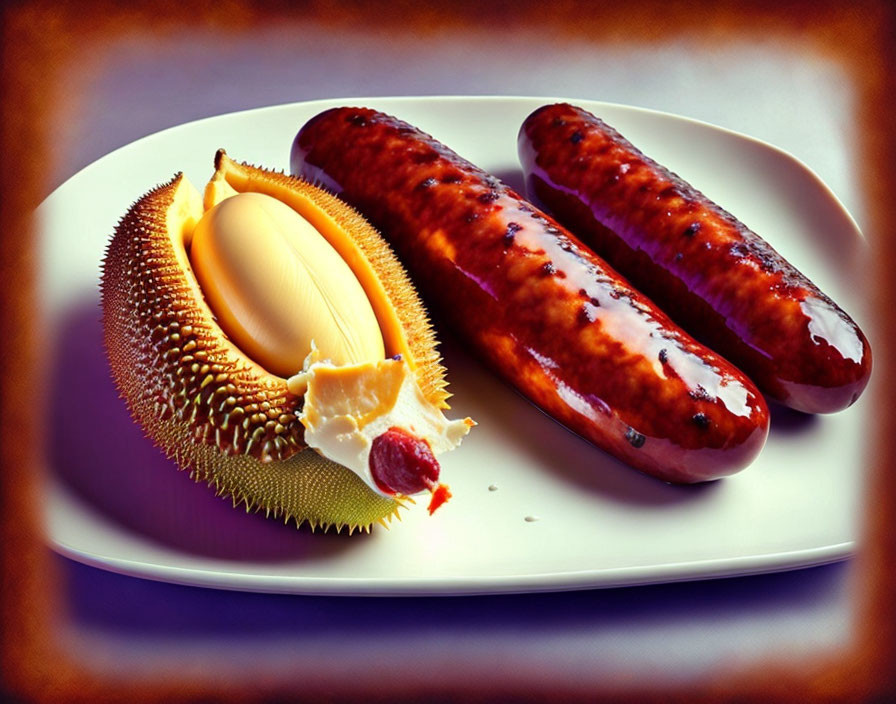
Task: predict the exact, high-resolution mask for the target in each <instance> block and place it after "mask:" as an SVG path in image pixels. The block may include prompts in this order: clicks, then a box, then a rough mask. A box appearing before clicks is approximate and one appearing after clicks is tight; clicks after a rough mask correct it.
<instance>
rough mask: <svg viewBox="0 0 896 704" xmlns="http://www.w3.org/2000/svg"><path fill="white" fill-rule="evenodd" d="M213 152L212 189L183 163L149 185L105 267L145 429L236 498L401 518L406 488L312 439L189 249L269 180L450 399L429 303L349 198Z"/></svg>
mask: <svg viewBox="0 0 896 704" xmlns="http://www.w3.org/2000/svg"><path fill="white" fill-rule="evenodd" d="M215 166H216V171H215V174H214V176H213V178H212V180H211V182H210V183H209V184H208V186H207V187H206V191H205V198H204V200H203V197H202V196H201V195H200V194H199V192H198V191H197V190H196V189H195V188H194V187H193V186H192V185H191V184H190V183H189V182H188V181H187V180H186V178H184V176H183V175H182V174H177V175H176V176H175V177H174V178H173V179H172V180H171V181H170V182H168V183H166V184H163V185H161V186H159V187H157V188H155V189H153V190H151V191H149V192H148V193H147V194H146V195H144V196H143V197H142V198H140V199H139V200H138V201H137V202H136V203H135V204H134V205H133V206H132V207H131V208H130V210H129V211H128V212H127V214H126V215H125V216H124V217H123V218H122V220H121V221H120V222H119V224H118V227H117V228H116V230H115V233H114V236H113V238H112V241H111V242H110V244H109V247H108V249H107V252H106V256H105V259H104V262H103V273H102V280H101V293H102V308H103V327H104V338H105V345H106V349H107V353H108V357H109V361H110V366H111V369H112V374H113V377H114V379H115V381H116V384H117V386H118V388H119V390H120V392H121V394H122V396H123V397H124V399H125V401H126V402H127V405H128V407H129V409H130V411H131V413H132V415H133V417H134V418H135V419H136V420H137V422H138V423H139V424H140V425H141V426H142V427H143V429H144V431H145V432H146V433H147V435H148V436H149V437H150V438H152V440H153V441H154V442H155V443H157V444H158V445H159V446H160V447H161V448H162V450H163V451H164V452H165V453H166V454H167V455H168V456H169V457H170V458H172V459H173V460H174V461H175V462H176V463H177V464H178V465H179V466H180V467H181V468H184V469H187V470H188V471H189V472H190V475H191V476H192V477H193V478H194V479H195V480H197V481H201V482H206V483H208V484H209V485H212V486H214V488H215V489H216V491H217V492H218V493H219V494H222V495H229V496H231V497H233V500H234V504H235V505H236V504H239V503H245V504H246V507H247V510H264V511H265V513H267V514H268V515H272V516H274V517H281V518H283V519H284V520H286V521H289V520H290V519H293V520H295V522H296V523H297V524H298V525H301V524H302V523H304V522H307V523H308V524H309V525H310V526H311V527H312V528H315V527H322V528H324V529H326V528H329V527H331V526H332V527H335V528H336V529H337V530H341V529H342V528H348V530H349V531H350V532H353V531H355V530H358V529H360V530H364V531H369V530H370V527H371V525H372V524H374V523H385V522H386V521H389V520H391V518H392V517H393V516H394V515H395V514H396V512H397V509H398V508H399V507H400V506H401V501H400V498H396V497H391V496H384V495H382V494H381V493H378V492H376V491H374V490H373V489H372V488H370V486H368V484H367V483H365V481H364V480H363V479H361V478H360V477H359V476H358V475H357V474H355V473H354V472H352V471H350V470H348V469H346V468H345V467H343V466H342V465H339V464H336V463H335V462H332V461H330V460H327V459H325V458H323V457H321V456H320V455H319V454H318V453H316V452H313V451H311V450H308V449H306V447H305V443H304V428H303V426H302V424H301V422H300V421H299V414H300V412H301V409H302V404H303V396H302V392H301V389H299V390H296V389H295V388H294V387H291V386H290V384H288V383H287V379H286V378H284V377H282V376H278V375H276V374H273V373H271V372H270V371H268V370H266V369H265V368H263V367H262V366H261V365H260V364H259V363H257V362H256V361H255V360H253V359H252V358H250V357H249V356H248V355H247V354H246V353H245V352H244V351H243V350H241V349H240V348H239V347H237V345H236V344H234V342H232V341H231V339H229V338H228V336H227V335H226V334H225V332H224V331H223V330H222V329H221V327H220V326H219V322H218V320H217V318H216V316H215V315H214V314H213V312H212V310H211V309H210V307H209V305H208V303H207V301H206V298H205V296H204V294H203V290H202V288H201V286H200V284H199V283H198V281H197V278H196V276H195V274H194V271H193V268H192V266H191V263H190V255H189V250H190V245H191V238H192V234H193V231H194V228H195V227H196V225H197V223H198V222H199V221H200V220H201V218H202V216H203V214H204V212H205V211H206V210H208V209H210V208H211V207H212V206H214V205H216V204H217V203H218V202H220V201H221V200H223V199H225V198H226V197H228V196H231V195H233V194H234V192H235V193H261V194H265V195H267V196H272V197H274V198H276V199H277V200H278V201H280V202H282V203H285V204H286V205H288V206H290V207H291V208H292V209H293V210H295V211H296V212H298V213H299V214H300V215H302V216H303V217H304V218H305V219H306V220H307V221H308V222H310V223H311V224H312V225H313V226H314V228H315V229H316V230H317V231H318V232H320V233H321V235H323V237H324V238H325V239H326V240H327V241H328V242H329V243H330V245H332V247H333V248H334V249H335V250H336V251H337V252H338V253H339V255H340V256H341V257H342V259H343V260H344V261H345V262H346V263H347V264H348V265H349V268H350V269H351V271H352V273H353V274H354V276H355V277H356V278H357V280H358V281H359V282H360V283H361V285H362V287H363V289H364V291H365V292H366V294H367V297H368V298H369V300H370V303H371V305H372V308H373V311H374V313H375V315H376V320H377V322H378V324H379V328H380V331H381V332H382V337H383V344H384V347H385V354H386V355H387V356H393V355H401V357H402V359H404V360H405V361H406V362H407V364H408V366H409V368H410V369H411V370H412V371H413V374H414V377H415V379H416V382H417V384H418V385H419V387H420V389H421V391H422V392H423V395H424V396H425V398H426V400H427V401H428V402H429V403H431V404H433V405H434V406H435V407H437V408H447V404H446V403H445V401H446V399H447V397H448V394H447V393H446V391H445V385H446V384H445V378H444V369H443V367H442V366H441V365H440V363H439V356H438V353H437V351H436V347H435V338H434V335H433V331H432V328H431V326H430V324H429V321H428V318H427V316H426V312H425V310H424V308H423V306H422V304H421V302H420V299H419V297H418V296H417V293H416V291H415V290H414V288H413V286H412V285H411V283H410V280H409V279H408V277H407V275H406V273H405V272H404V269H403V268H402V266H401V264H400V263H399V262H398V260H397V259H396V258H395V256H394V255H393V253H392V251H391V250H390V249H389V247H388V245H386V244H385V242H384V241H383V240H382V239H381V238H380V236H379V234H378V233H377V232H376V231H375V230H374V229H373V228H372V227H371V226H370V225H369V224H368V223H367V222H366V221H365V220H364V219H363V218H362V217H361V216H360V215H359V214H358V213H357V212H356V211H355V210H353V209H352V208H350V207H349V206H347V205H345V204H344V203H343V202H342V201H340V200H339V199H337V198H336V197H334V196H333V195H331V194H330V193H328V192H326V191H324V190H322V189H320V188H317V187H315V186H313V185H311V184H309V183H307V182H304V181H300V180H298V179H295V178H292V177H288V176H284V175H283V174H279V173H274V172H270V171H266V170H264V169H260V168H257V167H253V166H249V165H247V164H239V163H236V162H234V161H232V160H231V159H229V158H228V157H227V156H226V154H225V153H224V152H223V151H219V152H218V154H217V155H216V158H215ZM296 371H297V372H298V371H300V370H298V369H297V370H296ZM291 388H292V391H291Z"/></svg>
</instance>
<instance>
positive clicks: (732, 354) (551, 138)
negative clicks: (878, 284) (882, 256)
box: [519, 103, 871, 413]
mask: <svg viewBox="0 0 896 704" xmlns="http://www.w3.org/2000/svg"><path fill="white" fill-rule="evenodd" d="M519 153H520V159H521V161H522V164H523V171H524V173H525V176H526V183H527V188H528V191H529V194H530V195H531V196H532V197H533V198H536V199H537V201H538V202H540V203H541V204H543V205H544V206H545V207H546V208H547V209H548V211H549V212H551V213H552V215H554V216H555V217H556V218H557V219H558V220H559V221H560V222H562V223H563V224H564V225H566V226H567V227H568V228H570V229H571V230H572V231H573V232H575V233H576V234H577V235H578V236H579V237H580V238H582V240H583V241H584V242H585V243H586V244H587V245H588V246H589V247H591V248H592V249H593V250H594V251H595V252H597V253H598V254H599V255H600V256H602V257H604V258H605V259H606V260H607V261H608V262H610V263H611V264H612V266H613V267H615V268H616V269H617V270H618V271H620V272H621V273H622V274H624V275H625V276H626V277H628V278H629V280H630V281H631V282H632V283H633V284H634V285H635V286H637V287H638V289H639V290H641V291H643V292H644V293H645V294H646V295H648V296H650V298H651V299H652V300H653V301H654V302H655V303H657V304H658V305H659V306H660V307H662V308H663V310H665V311H666V312H667V313H668V314H669V315H670V316H671V317H672V318H673V319H674V320H675V321H676V322H677V323H679V324H680V325H681V326H682V327H683V328H684V329H685V330H687V331H688V332H689V333H691V334H692V335H694V336H695V337H696V338H697V339H699V340H700V341H701V342H703V343H705V344H707V345H708V346H710V347H711V348H712V349H714V350H716V351H717V352H719V353H720V354H722V355H723V356H724V357H725V358H727V359H729V360H731V361H732V362H733V363H734V364H736V365H737V366H738V367H739V368H741V369H743V370H744V371H745V372H746V373H747V374H748V375H749V376H750V378H751V379H753V381H755V382H756V384H757V385H758V386H759V388H760V389H761V390H762V391H763V392H764V393H765V394H766V395H767V396H769V397H770V398H773V399H775V400H777V401H779V402H781V403H784V404H786V405H788V406H791V407H792V408H795V409H797V410H800V411H804V412H807V413H830V412H834V411H839V410H842V409H844V408H846V407H848V406H849V405H851V404H852V403H853V402H854V401H855V400H856V399H857V398H858V397H859V394H861V392H862V390H863V389H864V388H865V386H866V384H867V383H868V379H869V376H870V373H871V349H870V347H869V345H868V341H867V339H866V338H865V336H864V335H863V333H862V331H861V330H860V329H859V327H858V326H857V325H856V324H855V322H853V320H852V319H851V318H850V317H849V316H848V315H847V314H846V313H844V312H843V310H841V309H840V308H839V307H838V306H837V304H836V303H834V302H833V301H832V300H831V299H830V298H828V297H827V296H826V295H825V294H824V293H822V292H821V291H819V290H818V288H817V287H816V286H815V285H814V284H813V283H812V282H811V281H809V279H808V278H806V277H805V276H804V275H803V274H801V273H800V272H799V271H798V270H797V269H796V268H795V267H793V265H791V264H790V263H789V262H787V261H786V260H785V259H784V258H783V257H782V256H781V255H780V254H778V253H777V252H776V251H775V250H774V249H772V247H771V246H770V245H769V244H768V243H766V242H765V241H764V240H763V239H762V238H760V237H759V236H758V235H757V234H755V233H754V232H752V231H751V230H749V229H748V228H747V227H746V226H745V225H743V224H742V223H741V222H739V221H738V220H737V219H736V218H735V217H734V216H732V215H730V214H729V213H727V212H726V211H724V210H723V209H722V208H720V207H719V206H718V205H716V204H715V203H713V202H712V201H710V200H709V199H708V198H707V197H706V196H704V195H703V194H701V193H699V192H698V191H697V190H695V189H694V188H693V187H691V186H690V185H689V184H687V183H686V182H685V181H684V180H682V179H681V178H680V177H678V176H677V175H675V174H674V173H672V172H670V171H669V170H668V169H666V168H664V167H663V166H660V165H659V164H657V163H656V162H654V161H652V160H651V159H649V158H648V157H646V156H644V155H643V154H642V153H641V152H640V151H638V150H637V149H636V148H635V147H634V146H632V145H631V144H630V143H629V142H628V141H626V140H625V138H623V137H622V136H621V135H620V134H619V133H618V132H616V131H615V130H614V129H613V128H611V127H609V126H608V125H606V124H605V123H604V122H603V121H601V120H600V119H598V118H597V117H595V116H594V115H592V114H590V113H589V112H587V111H585V110H583V109H581V108H578V107H575V106H572V105H567V104H562V103H561V104H557V105H548V106H545V107H542V108H539V109H538V110H536V111H535V112H533V113H532V114H531V115H530V116H529V117H528V118H527V119H526V121H525V122H524V123H523V125H522V128H521V129H520V133H519ZM721 168H724V165H722V166H721Z"/></svg>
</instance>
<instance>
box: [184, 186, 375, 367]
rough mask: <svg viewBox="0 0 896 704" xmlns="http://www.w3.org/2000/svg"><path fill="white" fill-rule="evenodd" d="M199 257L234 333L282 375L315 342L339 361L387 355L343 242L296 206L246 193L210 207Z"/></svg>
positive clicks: (196, 262)
mask: <svg viewBox="0 0 896 704" xmlns="http://www.w3.org/2000/svg"><path fill="white" fill-rule="evenodd" d="M190 262H191V263H192V266H193V270H194V271H195V273H196V277H197V279H198V280H199V283H200V285H201V287H202V291H203V293H204V295H205V298H206V300H207V301H208V303H209V305H210V306H211V309H212V310H213V311H214V312H215V315H216V317H217V319H218V322H219V324H220V325H221V327H222V329H223V330H224V331H225V332H226V333H227V335H228V336H229V337H230V338H231V340H232V341H233V342H234V343H236V345H237V346H238V347H240V348H241V349H242V350H243V351H244V352H245V353H246V354H247V355H248V356H249V357H251V358H252V359H253V360H255V361H256V362H257V363H259V364H260V365H261V366H262V367H264V368H265V369H267V370H268V371H270V372H272V373H273V374H277V375H279V376H281V377H288V376H290V375H292V374H295V373H296V372H298V371H300V370H301V368H302V362H303V360H304V359H305V357H306V356H307V355H308V353H309V352H310V351H311V349H312V345H314V346H316V347H317V348H318V350H319V352H320V356H321V358H323V359H328V360H331V361H332V362H333V363H334V364H336V365H344V364H355V363H361V362H374V361H377V360H380V359H383V358H384V356H385V350H384V345H383V336H382V334H381V332H380V329H379V324H378V323H377V318H376V315H375V314H374V312H373V308H372V307H371V304H370V301H369V300H368V298H367V294H366V293H365V292H364V289H363V288H362V287H361V284H360V282H359V281H358V279H357V278H356V277H355V275H354V274H353V273H352V271H351V269H350V268H349V267H348V265H347V264H346V263H345V261H344V260H343V259H342V257H341V256H340V255H339V254H338V252H336V250H335V249H334V248H333V247H332V246H331V245H330V244H329V243H328V242H327V241H326V240H325V239H324V238H323V237H322V236H321V235H320V233H319V232H318V231H317V230H316V229H315V228H314V227H312V226H311V224H310V223H309V222H308V221H307V220H305V219H304V218H303V217H301V216H300V215H299V214H298V213H296V212H295V211H294V210H293V209H292V208H290V207H289V206H287V205H285V204H283V203H282V202H280V201H279V200H277V199H275V198H273V197H271V196H268V195H265V194H261V193H240V194H235V195H233V196H231V197H229V198H225V199H224V200H221V201H220V202H219V203H217V204H216V205H214V206H213V207H212V208H211V209H210V210H208V211H207V212H206V213H205V214H204V215H203V216H202V218H201V219H200V220H199V222H198V224H197V225H196V228H195V229H194V231H193V235H192V240H191V245H190Z"/></svg>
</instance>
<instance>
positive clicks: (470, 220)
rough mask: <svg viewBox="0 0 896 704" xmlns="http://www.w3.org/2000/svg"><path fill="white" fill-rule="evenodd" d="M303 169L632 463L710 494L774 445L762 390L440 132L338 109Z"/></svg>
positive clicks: (435, 295)
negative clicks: (709, 484)
mask: <svg viewBox="0 0 896 704" xmlns="http://www.w3.org/2000/svg"><path fill="white" fill-rule="evenodd" d="M292 171H293V173H294V174H297V175H301V176H304V177H305V178H308V179H310V180H315V181H318V182H321V183H323V184H324V185H326V186H328V187H330V188H332V189H333V190H334V191H336V192H337V193H339V194H340V195H341V196H342V197H343V198H344V199H345V200H347V201H348V202H350V203H351V204H353V205H354V206H355V207H357V208H358V209H359V210H361V212H363V213H364V214H365V215H366V216H367V217H368V218H370V220H371V221H372V222H373V223H374V224H375V225H376V226H377V227H378V228H379V229H380V230H381V231H382V233H383V235H384V236H385V237H386V238H387V239H388V240H389V242H390V243H391V244H392V246H393V247H394V248H395V249H396V251H397V253H398V255H399V256H400V257H401V258H402V259H403V261H404V263H405V265H406V266H407V267H408V269H409V271H410V272H411V275H412V277H413V278H414V280H415V283H416V284H417V285H418V286H419V287H420V289H421V290H422V293H423V295H424V297H425V298H426V299H427V300H428V303H429V305H430V306H431V307H432V308H433V309H434V310H435V311H436V312H437V313H438V314H440V316H441V317H442V319H443V320H445V321H447V322H448V323H449V324H450V325H451V326H452V327H453V328H454V330H455V331H456V332H457V334H458V336H459V337H460V338H461V339H463V340H464V341H466V342H467V343H468V344H469V345H471V347H472V348H474V350H475V351H476V352H477V353H478V355H479V356H480V358H481V359H483V360H484V361H485V362H486V363H487V364H488V365H489V366H490V367H491V368H492V369H493V370H495V371H496V372H497V373H498V374H499V375H500V376H502V377H503V378H504V379H505V380H506V381H508V382H509V383H510V384H512V385H513V386H515V387H516V388H517V389H519V390H520V391H521V392H522V393H523V394H524V395H525V396H527V397H528V398H529V399H530V400H531V401H533V402H534V403H535V404H536V405H538V406H540V407H541V408H542V409H544V410H545V411H546V412H547V413H548V414H550V415H551V416H553V417H554V418H555V419H557V420H558V421H560V422H561V423H563V424H565V425H566V426H567V427H568V428H570V429H572V430H573V431H575V432H576V433H578V434H579V435H581V436H583V437H584V438H586V439H587V440H590V441H591V442H592V443H594V444H596V445H598V446H599V447H601V448H603V449H605V450H607V451H608V452H610V453H612V454H613V455H615V456H616V457H618V458H620V459H622V460H623V461H624V462H626V463H628V464H630V465H632V466H633V467H636V468H638V469H640V470H642V471H644V472H647V473H649V474H651V475H654V476H656V477H659V478H661V479H664V480H667V481H673V482H697V481H704V480H708V479H715V478H717V477H720V476H724V475H726V474H731V473H733V472H736V471H738V470H740V469H742V468H743V467H745V466H746V465H747V464H749V463H750V462H751V461H752V460H753V459H754V458H755V456H756V455H757V453H758V452H759V450H760V449H761V447H762V445H763V444H764V442H765V439H766V436H767V433H768V409H767V407H766V405H765V401H764V399H763V398H762V396H761V394H760V393H759V392H758V390H757V389H756V387H755V386H754V385H753V384H752V382H750V381H749V380H748V379H746V378H745V377H744V376H743V374H742V373H741V372H740V371H738V370H737V369H735V368H734V367H732V366H731V365H730V364H729V363H728V362H726V361H725V360H724V359H722V358H721V357H719V356H718V355H716V354H715V353H713V352H711V351H709V350H708V349H706V348H705V347H703V346H702V345H700V344H699V343H697V342H696V341H695V340H693V339H692V338H691V337H689V336H688V335H687V334H686V333H684V332H683V331H682V330H681V329H680V328H678V327H676V326H675V325H674V324H673V323H672V322H671V321H670V320H669V319H668V318H667V317H666V315H665V314H664V313H662V312H661V311H660V310H659V309H658V308H656V306H654V305H653V304H652V303H651V302H650V301H649V300H647V299H646V298H645V297H644V296H643V295H641V294H640V293H638V292H637V291H635V290H634V289H633V288H632V287H631V286H630V285H629V284H628V283H627V282H626V281H625V280H624V279H623V278H622V277H620V276H619V275H618V274H617V273H616V272H615V271H613V270H612V269H611V268H610V267H609V266H608V265H607V264H606V263H605V262H604V261H603V260H601V259H600V258H599V257H597V256H595V255H594V254H593V253H592V252H591V251H589V250H588V249H587V248H585V247H584V246H583V245H582V244H581V243H580V242H579V240H577V239H576V238H575V237H574V236H573V235H572V234H570V233H569V232H567V231H566V230H565V229H564V228H563V227H561V226H560V225H558V224H557V223H556V222H554V221H553V220H552V219H551V218H549V217H547V216H546V215H544V214H543V213H541V212H540V211H538V210H537V209H536V208H534V207H533V206H532V205H531V204H529V203H528V202H526V201H525V200H523V199H522V198H521V197H520V196H518V195H517V194H516V193H515V192H513V191H512V190H511V189H509V188H508V187H507V186H505V185H504V184H502V183H501V182H500V181H498V180H497V179H496V178H494V177H493V176H490V175H489V174H487V173H485V172H484V171H482V170H480V169H478V168H477V167H475V166H473V165H472V164H470V163H469V162H467V161H465V160H464V159H462V158H461V157H459V156H458V155H457V154H455V153H454V152H452V151H451V150H449V149H448V148H447V147H445V146H443V145H442V144H440V143H439V142H437V141H435V140H434V139H433V138H431V137H430V136H428V135H426V134H423V133H422V132H420V131H419V130H417V129H415V128H414V127H411V126H410V125H408V124H406V123H404V122H401V121H399V120H397V119H395V118H393V117H390V116H388V115H384V114H382V113H379V112H375V111H372V110H369V109H363V108H357V109H356V108H337V109H333V110H329V111H327V112H324V113H322V114H320V115H318V116H317V117H315V118H312V119H311V120H310V121H309V122H308V123H307V124H306V125H305V126H304V127H303V128H302V129H301V131H300V132H299V134H298V135H297V136H296V140H295V142H294V144H293V150H292Z"/></svg>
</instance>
